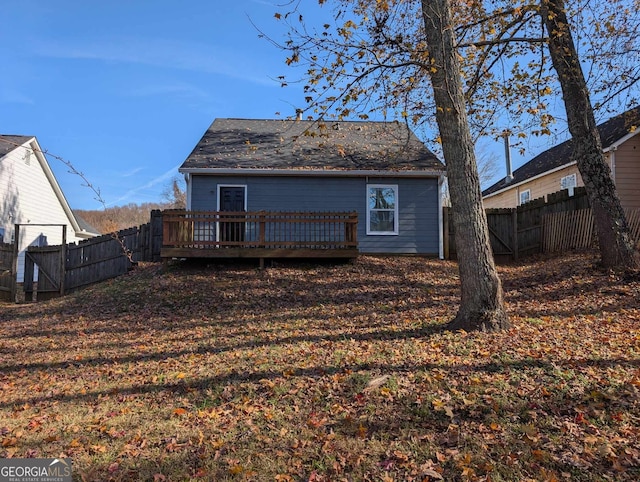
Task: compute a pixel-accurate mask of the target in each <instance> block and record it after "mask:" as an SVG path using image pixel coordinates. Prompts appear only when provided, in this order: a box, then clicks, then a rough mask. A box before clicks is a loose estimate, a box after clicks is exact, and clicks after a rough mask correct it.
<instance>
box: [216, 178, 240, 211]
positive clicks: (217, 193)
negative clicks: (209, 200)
mask: <svg viewBox="0 0 640 482" xmlns="http://www.w3.org/2000/svg"><path fill="white" fill-rule="evenodd" d="M223 187H241V188H244V210H245V211H247V191H248V189H247V185H246V184H218V186H217V188H216V211H220V188H223Z"/></svg>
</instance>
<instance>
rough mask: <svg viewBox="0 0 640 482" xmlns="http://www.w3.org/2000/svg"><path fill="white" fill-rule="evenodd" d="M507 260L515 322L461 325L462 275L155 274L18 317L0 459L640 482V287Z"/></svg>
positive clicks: (6, 348) (340, 271)
mask: <svg viewBox="0 0 640 482" xmlns="http://www.w3.org/2000/svg"><path fill="white" fill-rule="evenodd" d="M595 261H596V258H595V255H594V254H593V253H581V254H580V253H578V254H570V255H565V256H562V257H557V258H553V259H547V260H542V259H539V260H529V261H527V262H523V263H520V264H514V265H509V266H503V267H500V269H499V270H500V274H501V277H502V280H503V284H504V288H505V293H506V300H507V303H508V310H509V314H510V317H511V320H512V323H513V327H512V329H510V330H509V331H507V332H503V333H499V334H484V333H465V332H455V333H452V332H447V331H445V330H443V326H444V324H445V323H446V322H447V321H448V320H450V319H451V318H452V317H453V316H454V315H455V312H456V309H457V303H458V290H459V288H458V279H457V269H456V266H455V264H453V263H450V262H444V261H439V260H429V259H420V258H394V257H391V258H375V257H365V256H363V257H360V258H359V259H357V260H355V261H353V262H349V263H344V264H327V263H323V264H312V263H280V264H276V265H275V266H274V267H270V268H268V269H266V270H262V271H261V270H258V269H256V265H255V264H254V263H243V264H237V263H235V264H234V263H226V264H218V263H211V264H208V265H207V264H194V263H186V264H177V265H172V266H171V267H170V268H169V270H167V271H166V272H163V271H162V270H161V269H160V267H159V266H158V265H154V264H146V265H141V266H139V267H137V268H135V269H134V270H133V271H132V272H130V273H129V274H128V275H126V276H123V277H120V278H118V279H115V280H112V281H109V282H106V283H102V284H100V285H96V286H94V287H91V288H88V289H85V290H83V291H80V292H77V293H75V294H72V295H70V296H67V297H65V298H62V299H57V300H52V301H46V302H39V303H37V304H21V305H15V304H3V305H1V306H0V330H1V336H0V440H1V445H0V457H70V458H71V459H72V461H73V467H74V474H75V477H76V478H77V479H78V480H114V481H125V480H150V481H179V480H219V481H224V480H234V481H235V480H238V481H244V480H247V481H251V480H256V481H268V480H273V481H340V480H349V481H351V480H353V481H360V480H371V481H391V480H397V481H425V480H426V481H429V480H446V481H456V480H460V481H466V480H469V481H474V480H478V481H481V480H486V481H489V480H491V481H516V480H517V481H527V480H530V481H563V480H572V481H573V480H576V481H587V480H589V481H591V480H594V481H596V480H616V481H626V480H629V481H631V480H640V399H639V394H640V334H639V333H640V332H639V331H638V328H639V323H640V280H639V279H638V276H637V275H632V276H630V275H627V276H625V275H618V274H612V273H604V272H602V271H600V270H598V269H597V268H596V267H595Z"/></svg>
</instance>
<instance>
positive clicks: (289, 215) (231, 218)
mask: <svg viewBox="0 0 640 482" xmlns="http://www.w3.org/2000/svg"><path fill="white" fill-rule="evenodd" d="M162 215H163V216H162V228H163V231H162V232H163V236H162V247H163V249H190V250H194V249H201V250H206V249H215V248H218V249H220V248H244V249H252V248H253V249H274V250H276V249H277V250H283V249H287V250H296V249H306V250H309V249H312V250H340V249H356V248H357V245H358V240H357V226H358V214H357V213H356V212H268V211H257V212H246V211H242V212H222V211H183V210H168V211H164V212H163V213H162Z"/></svg>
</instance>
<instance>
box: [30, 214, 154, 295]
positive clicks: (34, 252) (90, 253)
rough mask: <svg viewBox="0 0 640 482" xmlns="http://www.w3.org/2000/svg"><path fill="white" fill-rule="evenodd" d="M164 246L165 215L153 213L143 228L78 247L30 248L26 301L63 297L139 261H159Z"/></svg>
mask: <svg viewBox="0 0 640 482" xmlns="http://www.w3.org/2000/svg"><path fill="white" fill-rule="evenodd" d="M161 244H162V216H161V214H160V211H153V212H152V214H151V222H150V223H148V224H144V225H142V226H138V227H133V228H128V229H124V230H121V231H118V232H117V233H113V234H105V235H103V236H99V237H96V238H91V239H87V240H84V241H80V242H79V243H78V244H76V243H70V244H66V245H58V246H43V247H35V246H31V247H29V248H28V249H27V251H26V253H25V275H24V285H23V287H24V292H25V298H26V299H27V300H33V299H35V298H37V299H46V298H51V297H55V296H60V295H64V294H66V293H70V292H72V291H74V290H77V289H78V288H81V287H84V286H87V285H90V284H93V283H97V282H100V281H104V280H107V279H110V278H114V277H116V276H120V275H122V274H124V273H126V272H127V271H128V270H129V269H130V268H131V267H132V265H133V264H134V263H137V262H139V261H159V260H160V246H161ZM36 280H37V281H36ZM36 293H37V294H36ZM34 294H35V295H34Z"/></svg>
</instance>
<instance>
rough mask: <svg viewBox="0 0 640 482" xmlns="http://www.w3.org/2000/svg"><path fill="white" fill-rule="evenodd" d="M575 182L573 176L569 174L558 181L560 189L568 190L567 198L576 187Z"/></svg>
mask: <svg viewBox="0 0 640 482" xmlns="http://www.w3.org/2000/svg"><path fill="white" fill-rule="evenodd" d="M577 185H578V184H577V180H576V175H575V174H570V175H568V176H564V177H563V178H562V179H560V189H568V190H569V196H573V190H574V188H575V187H576V186H577Z"/></svg>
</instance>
